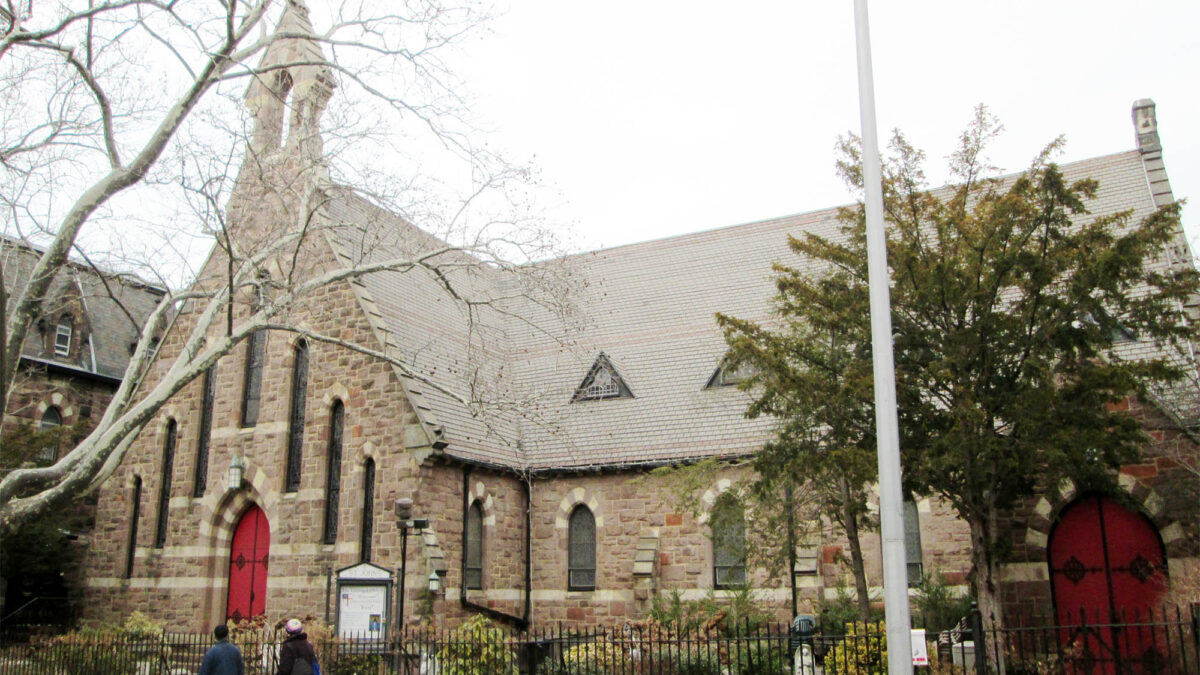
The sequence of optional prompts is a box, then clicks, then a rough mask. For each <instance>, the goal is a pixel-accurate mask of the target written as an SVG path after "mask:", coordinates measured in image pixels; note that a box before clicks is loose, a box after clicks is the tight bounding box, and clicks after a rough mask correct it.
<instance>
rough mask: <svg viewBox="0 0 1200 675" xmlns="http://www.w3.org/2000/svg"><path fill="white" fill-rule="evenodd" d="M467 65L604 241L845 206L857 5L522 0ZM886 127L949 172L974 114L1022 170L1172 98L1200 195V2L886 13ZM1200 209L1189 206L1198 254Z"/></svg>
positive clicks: (1115, 134)
mask: <svg viewBox="0 0 1200 675" xmlns="http://www.w3.org/2000/svg"><path fill="white" fill-rule="evenodd" d="M507 2H508V3H509V4H508V6H507V7H506V8H505V9H504V10H503V11H504V13H503V14H502V16H501V17H500V18H499V19H498V20H497V21H496V22H495V23H494V24H493V31H492V33H491V34H490V35H488V36H486V37H484V38H482V39H479V40H476V41H474V42H472V43H470V44H469V45H468V48H467V50H466V53H465V54H464V61H463V63H462V65H461V66H460V67H459V69H460V71H461V72H462V74H463V75H464V76H465V77H466V78H467V79H468V82H469V87H470V90H471V91H472V92H473V93H474V94H475V96H476V99H477V100H476V104H475V106H474V110H475V112H476V113H477V115H478V117H479V118H480V119H481V120H483V121H484V122H485V123H486V124H487V125H489V126H490V127H491V128H492V129H494V131H495V132H496V133H495V135H494V137H493V142H494V143H495V144H497V145H499V146H500V147H501V148H503V149H504V150H506V151H507V152H509V153H510V154H512V155H514V156H515V157H518V158H525V159H528V158H531V157H532V158H534V160H535V162H536V164H537V166H538V167H540V169H541V176H542V179H543V180H544V181H545V182H546V183H547V184H548V185H550V186H551V187H553V188H554V189H555V191H556V195H557V197H555V198H553V199H551V200H550V201H549V202H548V203H547V206H548V212H549V215H550V216H551V217H552V218H554V219H557V220H561V221H564V222H568V223H573V224H574V231H575V233H576V235H575V238H576V243H577V245H578V246H580V247H582V248H597V247H601V246H603V247H608V246H614V245H619V244H625V243H631V242H636V241H644V240H648V239H655V238H660V237H665V236H671V235H675V234H681V233H686V232H694V231H698V230H703V229H709V228H714V227H721V226H726V225H734V224H738V223H744V222H749V221H754V220H759V219H764V218H770V217H774V216H781V215H786V214H791V213H798V212H803V211H809V210H814V209H820V208H824V207H828V206H833V205H837V204H842V203H845V202H847V201H850V199H851V197H850V194H849V193H848V192H847V191H846V190H845V188H844V187H843V186H842V184H841V183H840V181H839V180H838V179H837V177H836V176H835V174H834V159H835V153H834V143H835V141H836V139H837V136H838V135H839V134H841V133H845V132H847V131H854V132H856V133H857V132H858V131H859V129H860V126H859V125H860V122H859V114H858V94H857V81H856V62H855V44H854V12H853V2H852V0H841V1H839V2H830V1H825V2H816V1H811V0H810V1H808V2H805V1H803V0H792V1H790V2H784V1H782V0H746V1H745V2H741V3H729V2H713V1H709V0H688V1H684V0H608V1H607V2H594V3H582V2H563V1H562V0H507ZM870 9H871V17H870V18H871V38H872V49H873V54H874V67H875V91H876V101H877V106H878V118H879V121H878V128H879V132H880V135H881V137H884V138H886V137H887V135H888V134H889V133H890V130H891V129H893V128H900V129H902V130H904V132H905V133H906V134H907V136H908V137H909V139H910V141H912V142H913V143H914V144H915V145H917V146H918V147H920V148H923V149H924V150H926V151H927V152H928V155H929V169H930V171H929V175H930V178H931V179H932V180H933V181H934V182H941V181H943V180H945V178H946V175H945V172H944V169H943V167H944V161H943V158H944V157H945V156H946V155H947V154H948V153H949V152H950V151H951V150H952V148H953V145H954V143H955V141H956V138H957V136H958V133H959V132H960V131H961V130H962V129H963V128H964V126H965V124H966V123H967V121H968V119H969V118H970V116H971V112H972V108H973V107H974V106H975V105H976V104H977V103H986V104H987V105H988V106H989V107H990V108H991V110H992V111H993V112H994V113H995V114H996V115H997V116H999V117H1000V119H1001V120H1002V121H1003V123H1004V125H1005V127H1006V129H1007V133H1006V134H1005V135H1004V137H1003V138H1002V140H1001V142H1000V143H999V144H997V145H996V146H995V148H994V151H993V153H992V155H991V159H992V162H993V163H994V164H996V165H999V166H1000V167H1002V168H1004V169H1006V170H1008V171H1016V170H1020V169H1021V168H1023V167H1025V166H1026V165H1027V164H1028V162H1029V160H1030V159H1031V158H1032V157H1033V156H1034V154H1035V153H1036V152H1037V151H1038V150H1039V149H1040V148H1041V147H1042V146H1043V145H1044V144H1045V143H1047V142H1049V141H1050V140H1052V139H1053V138H1055V137H1056V136H1058V135H1059V134H1064V135H1065V136H1066V138H1067V141H1068V145H1067V149H1066V152H1065V154H1064V155H1063V156H1062V157H1061V161H1070V160H1074V159H1083V158H1087V157H1093V156H1097V155H1102V154H1109V153H1114V152H1121V151H1124V150H1129V149H1132V148H1133V147H1134V132H1133V124H1132V121H1131V118H1130V108H1131V104H1132V103H1133V101H1134V100H1136V99H1140V98H1152V99H1154V101H1155V102H1156V103H1157V104H1158V121H1159V131H1160V134H1161V137H1162V140H1163V147H1164V158H1165V160H1166V164H1167V171H1168V174H1169V176H1170V180H1171V184H1172V187H1173V188H1174V191H1175V196H1176V197H1177V198H1180V197H1191V198H1192V199H1193V200H1195V199H1197V198H1200V124H1197V120H1200V88H1198V86H1197V84H1198V82H1200V37H1198V35H1200V2H1196V0H1187V1H1183V0H1178V1H1175V0H1172V1H1166V0H1154V1H1152V2H1143V3H1134V2H1128V1H1125V2H1097V1H1095V0H1093V1H1090V2H1076V1H1065V0H1040V1H1039V2H1027V1H1024V0H1009V1H1008V2H1004V3H995V2H986V3H985V2H974V1H971V0H941V1H928V0H914V1H912V2H874V3H871V6H870ZM1198 221H1200V203H1194V204H1193V205H1192V206H1190V207H1188V208H1187V209H1186V210H1185V212H1184V222H1185V226H1186V228H1187V234H1188V239H1189V240H1190V241H1191V242H1192V246H1193V249H1196V248H1197V246H1198V245H1200V222H1198Z"/></svg>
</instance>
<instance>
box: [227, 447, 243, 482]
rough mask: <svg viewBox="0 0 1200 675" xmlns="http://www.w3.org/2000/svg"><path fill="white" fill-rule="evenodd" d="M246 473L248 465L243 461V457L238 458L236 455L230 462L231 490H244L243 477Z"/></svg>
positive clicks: (235, 454)
mask: <svg viewBox="0 0 1200 675" xmlns="http://www.w3.org/2000/svg"><path fill="white" fill-rule="evenodd" d="M245 471H246V463H245V462H243V461H242V458H241V457H238V456H237V453H234V455H233V459H231V460H229V489H230V490H240V489H242V477H243V474H244V473H245Z"/></svg>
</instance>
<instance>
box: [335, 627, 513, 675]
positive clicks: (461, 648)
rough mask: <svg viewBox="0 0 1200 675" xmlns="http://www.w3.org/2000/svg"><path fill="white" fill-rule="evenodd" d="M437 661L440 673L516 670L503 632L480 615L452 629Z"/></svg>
mask: <svg viewBox="0 0 1200 675" xmlns="http://www.w3.org/2000/svg"><path fill="white" fill-rule="evenodd" d="M438 664H439V665H440V668H439V670H438V672H439V673H441V675H493V674H502V673H508V674H509V675H516V673H517V664H516V659H515V658H514V655H513V653H512V651H511V650H510V649H509V646H508V640H507V639H506V638H505V635H504V631H503V630H501V629H500V627H498V626H497V625H496V624H494V623H492V622H491V621H489V620H488V619H487V618H486V617H484V616H481V615H476V616H473V617H471V618H470V619H468V620H467V621H466V622H465V623H463V624H461V625H460V626H459V627H458V628H455V629H454V630H453V631H451V632H450V637H449V640H448V641H447V643H446V645H445V646H444V647H442V649H441V650H440V651H438ZM331 675H332V674H331Z"/></svg>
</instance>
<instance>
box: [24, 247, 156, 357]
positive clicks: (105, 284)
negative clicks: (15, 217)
mask: <svg viewBox="0 0 1200 675" xmlns="http://www.w3.org/2000/svg"><path fill="white" fill-rule="evenodd" d="M0 251H2V253H0V256H2V257H3V264H4V283H5V286H6V289H5V290H6V291H7V292H8V299H9V303H10V304H11V303H12V302H15V298H16V296H17V295H19V293H20V291H21V289H23V288H24V284H25V281H26V280H27V279H28V278H29V276H30V274H31V272H32V270H33V266H34V264H35V263H36V262H37V258H38V256H40V255H41V253H42V251H41V250H39V249H38V248H36V247H33V246H31V245H29V244H27V243H24V242H22V241H18V240H15V239H12V238H9V237H2V238H0ZM164 294H165V291H164V290H163V289H162V288H158V287H156V286H153V285H151V284H148V283H146V282H145V281H142V280H141V279H137V278H136V277H133V276H131V275H127V274H116V273H112V272H108V271H104V270H98V269H96V268H94V267H92V266H90V265H86V264H83V263H78V262H68V263H67V264H66V265H64V266H63V268H62V269H61V270H60V271H59V273H58V274H57V275H56V276H55V278H54V282H53V283H52V285H51V287H50V290H49V292H48V297H50V298H51V299H52V300H51V302H50V304H49V306H48V309H47V310H46V311H45V312H44V313H43V314H44V316H45V317H46V319H45V321H46V322H49V323H50V325H51V326H52V325H53V323H54V322H55V321H56V319H57V316H56V315H57V314H58V313H59V312H61V311H63V310H64V309H65V308H66V307H68V306H69V305H70V303H71V302H72V301H73V300H74V299H76V298H78V300H79V302H80V304H81V307H82V311H83V316H81V317H77V319H79V320H82V321H83V322H84V324H85V326H80V327H77V330H79V329H80V328H86V333H81V336H84V337H86V339H88V340H90V344H89V345H88V347H87V348H86V349H78V350H73V352H74V354H73V356H72V357H70V358H64V357H60V356H58V355H57V354H55V352H54V350H53V349H52V348H49V349H48V348H47V345H46V341H45V340H43V339H42V335H41V334H40V332H39V331H37V330H33V331H30V335H29V336H28V337H27V338H26V340H25V344H24V345H23V347H22V349H21V356H22V357H23V358H25V359H26V360H30V361H36V362H40V363H46V364H50V365H53V366H57V367H60V368H67V369H70V370H73V371H76V372H79V373H81V374H87V375H97V376H100V377H104V378H110V379H114V380H120V379H121V378H122V377H124V376H125V369H126V367H128V365H129V357H130V354H131V351H130V346H131V345H133V344H134V343H136V342H137V340H138V336H139V334H140V333H141V329H142V326H143V325H144V324H145V322H146V319H147V317H149V315H150V313H151V312H152V311H153V310H154V308H155V307H156V306H157V305H158V302H159V301H160V300H161V299H162V297H163V295H164Z"/></svg>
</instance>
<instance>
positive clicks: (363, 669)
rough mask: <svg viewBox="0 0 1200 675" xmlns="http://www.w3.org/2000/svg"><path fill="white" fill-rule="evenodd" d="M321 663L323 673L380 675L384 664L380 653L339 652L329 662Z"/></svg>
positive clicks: (331, 674)
mask: <svg viewBox="0 0 1200 675" xmlns="http://www.w3.org/2000/svg"><path fill="white" fill-rule="evenodd" d="M320 663H321V673H322V674H324V673H326V672H328V673H329V674H330V675H380V674H381V673H383V666H384V663H383V659H382V658H381V657H380V656H379V655H378V654H337V655H336V656H335V657H334V658H333V659H330V660H329V661H328V662H325V661H321V662H320Z"/></svg>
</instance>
